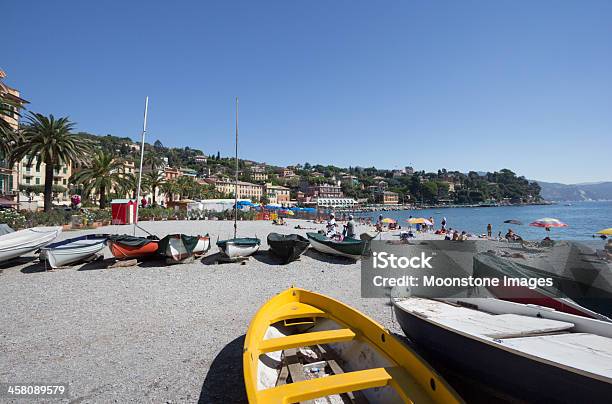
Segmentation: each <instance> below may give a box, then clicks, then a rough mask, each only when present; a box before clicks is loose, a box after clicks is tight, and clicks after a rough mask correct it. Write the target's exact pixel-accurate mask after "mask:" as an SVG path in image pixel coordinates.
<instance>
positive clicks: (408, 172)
mask: <svg viewBox="0 0 612 404" xmlns="http://www.w3.org/2000/svg"><path fill="white" fill-rule="evenodd" d="M404 172H405V173H406V175H412V174H414V168H412V167H410V166H406V168H404Z"/></svg>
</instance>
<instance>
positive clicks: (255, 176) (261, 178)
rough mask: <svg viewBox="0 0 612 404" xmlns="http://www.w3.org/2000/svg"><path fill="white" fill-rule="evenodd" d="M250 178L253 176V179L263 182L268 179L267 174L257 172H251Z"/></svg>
mask: <svg viewBox="0 0 612 404" xmlns="http://www.w3.org/2000/svg"><path fill="white" fill-rule="evenodd" d="M251 178H253V181H258V182H264V181H267V180H268V174H267V173H259V172H257V173H251Z"/></svg>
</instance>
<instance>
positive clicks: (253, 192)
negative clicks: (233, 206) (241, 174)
mask: <svg viewBox="0 0 612 404" xmlns="http://www.w3.org/2000/svg"><path fill="white" fill-rule="evenodd" d="M235 189H236V184H235V182H234V181H230V180H218V181H216V182H215V190H217V191H219V192H222V193H224V194H229V195H234V191H235ZM262 195H263V186H261V185H258V184H252V183H250V182H244V181H238V199H251V200H255V201H259V200H261V197H262Z"/></svg>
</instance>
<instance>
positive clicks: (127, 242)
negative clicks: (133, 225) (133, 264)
mask: <svg viewBox="0 0 612 404" xmlns="http://www.w3.org/2000/svg"><path fill="white" fill-rule="evenodd" d="M107 244H108V248H110V250H111V253H112V254H113V256H114V257H115V258H117V259H119V260H123V259H133V258H145V257H149V256H152V255H154V254H156V253H157V249H158V248H159V240H155V239H149V238H145V237H133V236H128V235H121V236H110V237H109V238H108V241H107Z"/></svg>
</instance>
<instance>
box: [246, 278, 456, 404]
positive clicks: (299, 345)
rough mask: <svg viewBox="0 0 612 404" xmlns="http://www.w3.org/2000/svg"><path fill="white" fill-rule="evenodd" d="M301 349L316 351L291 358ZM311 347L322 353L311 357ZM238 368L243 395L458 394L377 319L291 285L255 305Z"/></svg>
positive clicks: (406, 398)
mask: <svg viewBox="0 0 612 404" xmlns="http://www.w3.org/2000/svg"><path fill="white" fill-rule="evenodd" d="M308 352H311V353H313V354H316V355H315V356H310V357H309V358H310V359H309V360H308V361H309V362H310V364H306V365H302V364H300V363H298V362H295V360H297V359H298V358H300V357H301V356H303V355H305V354H307V353H308ZM319 354H320V358H322V361H320V362H314V363H312V361H316V360H318V359H317V357H316V356H317V355H319ZM313 366H315V368H313ZM243 369H244V380H245V387H246V391H247V395H248V399H249V402H250V403H266V404H268V403H290V402H301V401H306V400H314V399H317V398H320V397H327V398H328V399H329V400H331V399H332V398H334V399H342V398H343V397H342V396H343V395H345V394H347V395H349V394H351V395H356V396H357V395H358V396H359V398H360V399H364V400H366V401H369V402H385V403H393V402H411V401H415V402H439V403H442V402H444V403H455V402H460V400H461V399H460V398H459V397H458V396H457V394H456V393H455V392H454V391H453V390H452V388H451V387H450V386H448V385H447V384H446V382H445V381H444V380H443V379H442V378H441V377H440V376H439V375H438V374H437V373H436V372H435V371H434V370H433V369H432V368H431V367H430V366H429V365H428V364H427V363H426V362H425V361H424V360H423V359H422V358H420V357H419V356H418V355H417V354H416V353H415V352H414V351H412V350H411V349H410V348H408V346H406V345H404V344H403V343H402V342H401V341H399V340H398V339H396V337H395V336H393V335H392V334H391V333H390V332H389V331H388V330H385V329H384V328H383V327H382V326H381V325H379V324H377V323H376V322H375V321H373V320H372V319H370V318H369V317H367V316H365V315H364V314H362V313H360V312H358V311H357V310H355V309H353V308H351V307H349V306H346V305H344V304H342V303H341V302H339V301H337V300H334V299H331V298H329V297H326V296H323V295H320V294H317V293H314V292H309V291H306V290H303V289H298V288H290V289H288V290H286V291H284V292H282V293H280V294H279V295H277V296H275V297H274V298H272V299H271V300H269V301H268V302H267V303H266V304H264V305H263V306H262V307H261V308H260V309H259V311H258V312H257V314H256V315H255V317H254V318H253V320H252V321H251V324H250V326H249V330H248V332H247V335H246V338H245V343H244V349H243ZM308 369H310V371H309V372H308V374H309V375H310V376H308V377H307V376H306V373H305V371H306V370H308ZM321 372H323V373H325V374H320V373H321ZM327 372H329V373H327ZM315 373H316V375H315V376H312V375H313V374H315ZM319 376H320V377H319ZM289 379H291V381H292V382H291V383H289V382H288V381H289Z"/></svg>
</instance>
